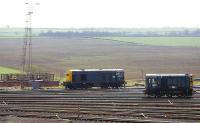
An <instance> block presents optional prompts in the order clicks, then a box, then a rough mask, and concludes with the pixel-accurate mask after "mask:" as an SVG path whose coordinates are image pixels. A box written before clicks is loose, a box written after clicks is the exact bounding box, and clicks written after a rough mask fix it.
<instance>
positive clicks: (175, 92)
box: [145, 74, 193, 97]
mask: <svg viewBox="0 0 200 123" xmlns="http://www.w3.org/2000/svg"><path fill="white" fill-rule="evenodd" d="M145 81H146V82H145V94H147V95H149V96H155V97H162V96H167V97H172V96H180V97H181V96H184V97H185V96H192V92H193V79H192V74H146V78H145Z"/></svg>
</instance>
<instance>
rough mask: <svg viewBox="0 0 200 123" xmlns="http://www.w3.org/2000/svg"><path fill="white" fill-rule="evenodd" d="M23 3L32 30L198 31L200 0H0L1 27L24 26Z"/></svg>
mask: <svg viewBox="0 0 200 123" xmlns="http://www.w3.org/2000/svg"><path fill="white" fill-rule="evenodd" d="M25 3H29V5H31V9H32V10H33V14H32V27H34V28H151V27H155V28H159V27H194V28H200V0H1V1H0V15H1V19H0V27H8V26H9V27H24V26H25V21H26V16H25V15H26V13H27V11H28V9H27V8H28V7H30V6H29V5H27V4H25ZM36 3H39V5H38V4H36Z"/></svg>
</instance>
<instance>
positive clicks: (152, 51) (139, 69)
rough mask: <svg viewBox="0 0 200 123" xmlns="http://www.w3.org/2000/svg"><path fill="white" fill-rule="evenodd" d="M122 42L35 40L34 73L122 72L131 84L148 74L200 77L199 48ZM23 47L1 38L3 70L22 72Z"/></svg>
mask: <svg viewBox="0 0 200 123" xmlns="http://www.w3.org/2000/svg"><path fill="white" fill-rule="evenodd" d="M150 39H151V38H150ZM153 39H154V38H153ZM153 39H151V40H153ZM186 39H190V38H186ZM186 39H185V40H186ZM120 40H121V39H120ZM120 40H119V41H118V40H116V39H115V40H114V41H113V40H107V39H99V38H78V37H77V38H53V37H51V38H33V69H34V70H35V71H44V72H53V73H55V74H57V75H61V76H62V77H63V76H64V75H65V72H66V70H67V69H71V68H72V69H84V68H122V69H125V74H126V79H129V80H130V79H141V78H142V76H143V75H144V74H145V73H187V72H189V73H193V74H195V75H196V76H199V75H200V65H199V62H200V47H199V45H197V46H194V45H189V46H185V45H184V46H178V45H175V46H158V45H156V46H154V45H148V44H143V43H137V42H136V43H135V42H130V41H127V42H126V41H120ZM134 40H137V38H136V39H134ZM146 40H148V38H145V41H146ZM157 40H158V39H156V41H157ZM165 40H167V39H166V38H165ZM169 40H173V38H169ZM195 40H196V39H195ZM179 42H180V39H179ZM22 46H23V39H20V38H11V39H8V38H0V66H5V67H13V68H17V69H20V67H21V62H22Z"/></svg>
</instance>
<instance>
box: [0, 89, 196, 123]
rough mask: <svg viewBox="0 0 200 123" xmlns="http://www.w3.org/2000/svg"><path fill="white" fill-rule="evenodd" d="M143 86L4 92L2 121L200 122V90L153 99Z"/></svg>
mask: <svg viewBox="0 0 200 123" xmlns="http://www.w3.org/2000/svg"><path fill="white" fill-rule="evenodd" d="M143 90H144V89H143V88H126V89H124V88H123V89H104V90H103V89H90V90H40V91H39V90H38V91H10V92H9V91H1V92H0V102H1V103H0V122H5V121H6V122H20V123H23V122H26V121H29V122H31V121H33V122H37V123H46V122H61V123H62V122H70V121H71V122H72V123H84V122H85V123H86V122H87V123H90V122H91V123H93V122H124V123H125V122H126V123H129V122H130V123H132V122H143V123H145V122H148V123H155V122H156V123H159V122H160V123H163V122H165V123H168V122H171V123H174V122H188V123H189V122H190V123H194V122H199V121H200V93H199V92H198V91H197V93H196V94H194V95H193V97H191V98H167V97H164V98H149V97H147V96H145V95H144V94H143Z"/></svg>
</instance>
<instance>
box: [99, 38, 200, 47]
mask: <svg viewBox="0 0 200 123" xmlns="http://www.w3.org/2000/svg"><path fill="white" fill-rule="evenodd" d="M99 38H101V39H107V40H113V41H124V42H131V43H137V44H141V45H153V46H192V47H200V37H99Z"/></svg>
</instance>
